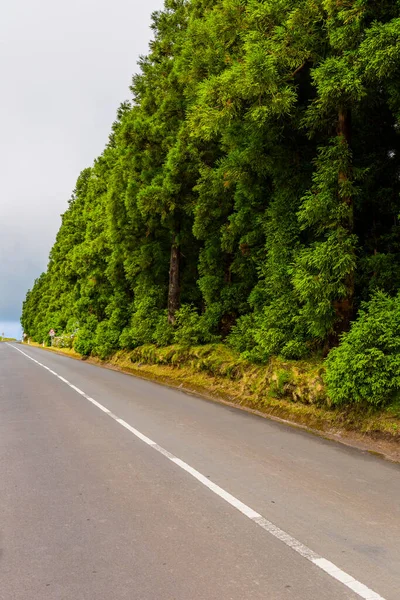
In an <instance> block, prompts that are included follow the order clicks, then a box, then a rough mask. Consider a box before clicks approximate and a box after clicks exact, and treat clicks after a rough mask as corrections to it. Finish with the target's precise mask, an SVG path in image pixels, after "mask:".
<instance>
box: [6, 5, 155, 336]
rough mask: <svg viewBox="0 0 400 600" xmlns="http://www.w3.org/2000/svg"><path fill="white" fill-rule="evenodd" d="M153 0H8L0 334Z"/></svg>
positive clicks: (41, 264) (122, 89) (43, 252)
mask: <svg viewBox="0 0 400 600" xmlns="http://www.w3.org/2000/svg"><path fill="white" fill-rule="evenodd" d="M162 6H163V1H162V0H145V1H142V0H112V1H107V0H68V2H66V1H65V0H63V1H61V0H36V1H33V0H13V1H9V2H5V3H4V4H3V6H2V11H1V13H2V14H1V20H0V73H1V94H0V174H1V182H0V183H1V188H0V189H1V195H0V334H1V333H2V332H3V331H4V332H5V333H6V335H7V334H8V335H16V334H17V333H18V331H19V330H18V327H19V325H18V321H19V318H20V314H21V305H22V301H23V299H24V297H25V293H26V291H27V289H28V288H30V287H31V286H32V283H33V281H34V279H35V278H36V277H37V276H38V275H40V273H41V272H42V271H44V270H45V268H46V264H47V258H48V254H49V251H50V248H51V246H52V244H53V242H54V239H55V236H56V233H57V230H58V228H59V226H60V214H61V213H63V212H64V211H65V209H66V207H67V202H68V199H69V197H70V196H71V192H72V190H73V188H74V185H75V182H76V179H77V177H78V175H79V173H80V171H81V170H82V169H83V168H85V167H86V166H90V165H91V164H92V163H93V160H94V159H95V158H96V156H98V155H99V154H100V153H101V152H102V150H103V148H104V146H105V144H106V142H107V138H108V134H109V132H110V127H111V124H112V122H113V121H114V118H115V114H116V110H117V107H118V105H119V104H120V103H121V102H122V101H123V100H125V99H127V98H130V93H129V85H130V82H131V77H132V74H133V73H134V72H135V71H136V70H137V66H136V63H137V60H138V57H139V55H140V54H146V53H147V48H148V43H149V40H150V38H151V30H150V29H149V25H150V15H151V13H152V12H153V10H158V9H160V8H162Z"/></svg>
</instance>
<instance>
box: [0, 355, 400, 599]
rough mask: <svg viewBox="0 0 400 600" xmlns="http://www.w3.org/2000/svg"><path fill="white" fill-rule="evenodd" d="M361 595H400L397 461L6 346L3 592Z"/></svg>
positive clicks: (0, 393)
mask: <svg viewBox="0 0 400 600" xmlns="http://www.w3.org/2000/svg"><path fill="white" fill-rule="evenodd" d="M32 359H34V360H32ZM34 361H36V362H34ZM44 367H47V369H46V368H44ZM359 598H364V599H365V600H366V599H368V600H380V598H383V599H384V600H399V598H400V467H399V466H398V465H394V464H391V463H388V462H384V461H382V460H380V459H378V458H375V457H373V456H370V455H369V454H367V453H363V452H361V451H358V450H352V449H349V448H346V447H344V446H341V445H339V444H336V443H334V442H330V441H326V440H323V439H320V438H318V437H316V436H313V435H310V434H308V433H306V432H302V431H299V430H296V429H294V428H290V427H286V426H284V425H281V424H279V423H275V422H271V421H268V420H266V419H262V418H259V417H256V416H253V415H250V414H247V413H245V412H241V411H239V410H237V409H234V408H230V407H226V406H222V405H219V404H216V403H212V402H208V401H206V400H202V399H200V398H197V397H194V396H189V395H187V394H185V393H183V392H179V391H175V390H172V389H170V388H165V387H162V386H160V385H157V384H154V383H150V382H147V381H143V380H141V379H137V378H134V377H131V376H129V375H126V374H123V373H118V372H115V371H110V370H107V369H102V368H100V367H96V366H93V365H90V364H87V363H85V362H80V361H76V360H72V359H69V358H67V357H64V356H59V355H55V354H51V353H48V352H45V351H44V350H41V349H39V348H32V347H26V346H22V345H19V344H0V599H1V600H48V599H51V600H56V599H57V600H125V599H126V600H357V599H359Z"/></svg>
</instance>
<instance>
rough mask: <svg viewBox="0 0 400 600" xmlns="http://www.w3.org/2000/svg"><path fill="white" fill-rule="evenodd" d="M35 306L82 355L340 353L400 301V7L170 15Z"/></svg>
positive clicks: (33, 315)
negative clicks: (357, 325) (366, 320)
mask: <svg viewBox="0 0 400 600" xmlns="http://www.w3.org/2000/svg"><path fill="white" fill-rule="evenodd" d="M153 31H154V40H153V41H152V42H151V45H150V50H149V54H148V55H147V56H146V57H143V58H142V59H141V60H140V73H139V74H138V75H136V76H135V77H134V78H133V82H132V87H131V91H132V100H131V102H126V103H124V104H122V105H121V107H120V109H119V111H118V115H117V120H116V122H115V123H114V124H113V126H112V131H111V135H110V137H109V141H108V144H107V146H106V148H105V150H104V152H103V154H102V155H101V156H100V157H99V158H97V159H96V160H95V162H94V165H93V166H92V167H90V168H87V169H85V170H84V171H82V173H81V174H80V176H79V178H78V181H77V184H76V188H75V190H74V193H73V195H72V198H71V200H70V203H69V208H68V210H67V211H66V213H65V214H64V215H63V218H62V225H61V228H60V230H59V232H58V235H57V239H56V242H55V244H54V247H53V249H52V250H51V253H50V260H49V264H48V269H47V271H46V273H44V274H42V275H41V276H40V277H39V279H37V280H36V282H35V285H34V287H33V288H32V290H31V291H29V292H28V294H27V298H26V301H25V303H24V307H23V315H22V325H23V328H24V330H25V331H26V332H27V333H28V334H29V335H30V336H32V337H33V338H34V339H36V340H38V341H42V340H43V339H46V337H47V334H48V331H49V329H50V328H54V329H55V330H56V332H57V334H62V333H66V334H76V337H75V346H76V349H77V350H78V351H79V352H81V353H83V354H88V353H90V352H93V353H94V354H97V355H99V356H101V357H105V356H107V355H108V354H110V353H111V352H112V351H113V350H115V349H117V348H121V347H122V348H133V347H135V346H138V345H141V344H146V343H156V344H160V345H164V344H169V343H171V342H174V341H175V342H185V343H206V342H211V341H215V340H223V341H225V342H226V343H227V344H229V345H231V346H232V347H233V348H234V349H236V350H238V351H240V352H242V353H245V355H246V356H248V357H249V358H251V359H253V360H258V361H264V360H267V359H268V357H269V356H271V355H281V356H283V357H285V358H288V359H289V358H290V359H292V358H293V359H298V358H303V357H306V356H308V355H310V354H313V353H316V352H320V353H321V354H327V353H328V352H329V350H330V349H331V348H332V347H335V346H337V344H338V341H339V339H340V336H341V334H342V333H343V332H346V331H348V330H349V328H350V323H351V322H352V321H354V319H355V318H356V315H357V314H358V311H359V309H360V306H361V305H362V303H363V302H364V303H365V302H368V301H369V300H370V299H371V297H373V296H374V294H375V293H376V292H377V291H378V290H380V291H381V292H384V293H385V294H386V295H387V296H389V297H390V296H392V297H393V296H395V295H396V294H397V291H398V289H399V288H400V226H399V220H398V215H399V213H400V197H399V192H400V136H399V127H400V120H399V119H400V4H399V2H397V1H395V0H380V1H379V2H376V0H264V1H262V0H167V1H166V3H165V8H164V10H163V11H160V12H157V13H155V14H154V15H153Z"/></svg>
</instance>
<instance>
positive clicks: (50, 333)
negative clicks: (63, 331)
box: [49, 329, 56, 345]
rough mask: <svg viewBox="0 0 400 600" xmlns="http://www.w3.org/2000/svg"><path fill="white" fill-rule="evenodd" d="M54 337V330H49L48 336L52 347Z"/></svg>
mask: <svg viewBox="0 0 400 600" xmlns="http://www.w3.org/2000/svg"><path fill="white" fill-rule="evenodd" d="M55 335H56V332H55V331H54V329H50V331H49V336H50V337H51V345H53V339H54V336H55Z"/></svg>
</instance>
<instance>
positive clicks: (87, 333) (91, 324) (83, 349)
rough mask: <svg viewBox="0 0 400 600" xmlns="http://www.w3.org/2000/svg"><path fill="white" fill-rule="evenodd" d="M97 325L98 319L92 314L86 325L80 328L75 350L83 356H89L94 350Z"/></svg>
mask: <svg viewBox="0 0 400 600" xmlns="http://www.w3.org/2000/svg"><path fill="white" fill-rule="evenodd" d="M96 327H97V319H96V317H95V316H94V315H91V316H90V317H89V318H88V320H87V322H86V323H85V325H83V326H82V327H80V328H79V330H78V334H77V336H76V338H75V341H74V350H75V351H76V352H78V353H79V354H82V356H89V354H90V353H91V352H92V349H93V344H94V339H95V333H96Z"/></svg>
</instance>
